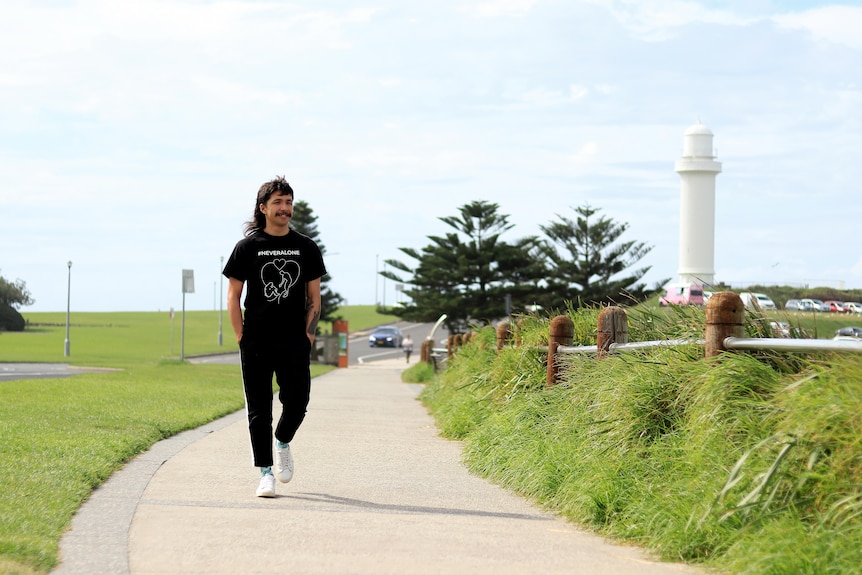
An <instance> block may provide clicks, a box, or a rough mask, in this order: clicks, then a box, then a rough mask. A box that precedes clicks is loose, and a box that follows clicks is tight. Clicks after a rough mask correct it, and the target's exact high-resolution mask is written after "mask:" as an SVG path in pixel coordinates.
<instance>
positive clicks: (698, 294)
mask: <svg viewBox="0 0 862 575" xmlns="http://www.w3.org/2000/svg"><path fill="white" fill-rule="evenodd" d="M658 304H659V305H660V306H665V305H703V304H704V300H703V286H702V285H700V284H668V285H667V286H665V292H664V295H663V296H661V297H660V298H659V299H658Z"/></svg>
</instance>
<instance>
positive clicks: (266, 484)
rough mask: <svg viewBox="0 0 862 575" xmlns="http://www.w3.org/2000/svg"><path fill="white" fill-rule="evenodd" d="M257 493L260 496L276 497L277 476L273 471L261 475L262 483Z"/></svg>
mask: <svg viewBox="0 0 862 575" xmlns="http://www.w3.org/2000/svg"><path fill="white" fill-rule="evenodd" d="M255 495H257V496H258V497H275V477H273V475H272V474H271V473H267V474H266V475H261V477H260V485H258V486H257V491H256V492H255Z"/></svg>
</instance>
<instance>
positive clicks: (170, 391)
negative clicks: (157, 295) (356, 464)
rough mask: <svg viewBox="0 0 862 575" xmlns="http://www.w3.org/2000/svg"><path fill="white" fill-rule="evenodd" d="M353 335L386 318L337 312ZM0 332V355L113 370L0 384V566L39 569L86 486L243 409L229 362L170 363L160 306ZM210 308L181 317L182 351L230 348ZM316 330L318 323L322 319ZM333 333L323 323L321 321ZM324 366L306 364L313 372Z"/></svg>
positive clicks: (36, 316)
mask: <svg viewBox="0 0 862 575" xmlns="http://www.w3.org/2000/svg"><path fill="white" fill-rule="evenodd" d="M340 311H341V314H342V315H343V316H344V317H345V318H346V319H347V320H348V322H349V327H350V328H351V330H358V329H365V328H368V327H373V326H374V325H379V324H382V323H390V322H392V321H393V318H392V316H382V315H380V314H377V313H376V312H375V311H374V306H352V307H345V308H343V309H342V310H340ZM23 315H24V317H25V319H26V320H27V321H28V322H29V327H28V329H27V330H25V331H24V332H21V333H8V332H6V333H0V362H56V363H70V364H73V365H78V366H92V367H110V368H116V369H117V371H111V372H107V373H88V374H82V375H76V376H74V377H69V378H60V379H39V380H37V379H29V380H18V381H5V382H0V437H2V438H3V441H2V442H0V573H42V572H47V571H48V570H50V569H51V568H52V567H54V566H55V565H56V564H57V559H58V550H59V541H60V538H61V536H62V534H63V532H64V531H65V529H66V528H67V527H68V526H69V522H70V521H71V519H72V516H73V515H74V513H75V512H76V510H77V509H78V507H79V506H80V505H81V503H82V502H83V501H84V500H86V498H87V497H88V496H89V494H90V492H91V491H92V490H93V489H94V488H96V487H97V486H99V485H100V484H101V483H102V482H104V481H105V479H107V478H108V477H109V476H110V475H111V474H112V473H113V472H114V471H116V470H117V469H119V468H120V467H121V466H122V465H123V464H124V463H125V462H126V461H128V460H129V459H131V458H133V457H134V456H135V455H137V454H139V453H141V452H143V451H146V450H147V449H148V448H149V447H150V446H152V445H153V444H154V443H156V442H157V441H159V440H161V439H163V438H166V437H170V436H172V435H174V434H176V433H178V432H180V431H183V430H186V429H192V428H195V427H198V426H200V425H203V424H205V423H208V422H210V421H213V420H214V419H217V418H219V417H221V416H223V415H226V414H228V413H232V412H234V411H236V410H238V409H241V408H242V407H243V395H242V384H241V377H240V369H239V365H212V364H206V365H197V364H191V363H188V362H181V361H179V355H180V344H181V341H180V337H181V321H182V319H181V317H180V314H176V315H175V317H174V319H173V322H172V321H171V318H170V315H169V314H168V313H167V312H164V313H155V312H154V313H148V312H129V313H72V314H71V330H70V342H71V345H70V347H71V355H70V357H68V358H66V357H64V355H63V352H64V340H65V331H66V330H65V321H66V315H65V313H24V314H23ZM218 316H219V314H218V312H209V311H206V312H204V311H195V312H186V318H185V320H186V323H185V355H186V357H189V356H193V355H203V354H212V353H219V352H236V351H237V350H238V347H237V344H236V341H235V338H234V336H233V331H232V330H231V328H230V325H229V323H228V322H227V314H225V315H224V318H223V324H222V325H223V342H224V345H223V346H219V345H218V325H219V323H218V322H219V317H218ZM324 329H326V328H325V326H324ZM330 329H331V328H330ZM330 369H332V368H331V367H329V366H323V365H312V376H313V377H316V376H318V375H320V374H322V373H324V372H326V371H329V370H330Z"/></svg>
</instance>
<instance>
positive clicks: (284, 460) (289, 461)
mask: <svg viewBox="0 0 862 575" xmlns="http://www.w3.org/2000/svg"><path fill="white" fill-rule="evenodd" d="M275 455H276V457H275V475H276V476H277V477H278V480H279V481H281V482H282V483H287V482H288V481H290V480H291V479H293V456H292V455H291V454H290V445H288V446H287V447H278V444H276V448H275Z"/></svg>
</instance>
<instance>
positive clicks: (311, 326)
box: [305, 278, 320, 343]
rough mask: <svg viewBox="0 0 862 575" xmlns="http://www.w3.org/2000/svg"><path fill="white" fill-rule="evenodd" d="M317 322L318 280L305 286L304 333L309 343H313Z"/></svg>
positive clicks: (318, 310)
mask: <svg viewBox="0 0 862 575" xmlns="http://www.w3.org/2000/svg"><path fill="white" fill-rule="evenodd" d="M318 321H320V278H317V279H316V280H311V281H310V282H308V283H307V284H305V333H306V335H307V336H308V339H309V341H311V343H314V334H315V333H316V332H317V322H318Z"/></svg>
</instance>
